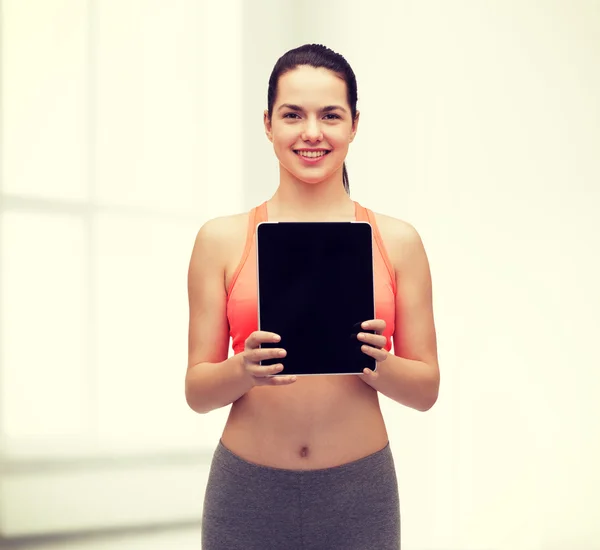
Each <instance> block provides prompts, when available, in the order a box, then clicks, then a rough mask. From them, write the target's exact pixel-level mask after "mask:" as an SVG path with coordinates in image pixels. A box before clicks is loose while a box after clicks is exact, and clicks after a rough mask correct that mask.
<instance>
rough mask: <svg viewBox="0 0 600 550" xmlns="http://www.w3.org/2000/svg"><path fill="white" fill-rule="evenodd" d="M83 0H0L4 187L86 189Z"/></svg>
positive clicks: (70, 193)
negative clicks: (39, 0) (0, 1)
mask: <svg viewBox="0 0 600 550" xmlns="http://www.w3.org/2000/svg"><path fill="white" fill-rule="evenodd" d="M87 5H88V3H87V2H81V1H80V0H61V2H38V1H35V0H4V1H3V2H2V35H3V36H2V61H1V62H2V65H1V66H2V79H0V82H1V90H0V98H1V99H0V100H1V101H2V105H1V111H2V119H3V120H2V147H3V151H2V163H1V165H2V167H1V171H2V173H1V179H0V181H1V182H2V189H3V191H5V192H10V193H15V194H19V195H27V196H36V197H37V196H44V197H56V198H66V199H81V198H85V197H87V194H88V181H89V179H88V147H89V139H88V117H87V114H88V103H87V78H88V67H87V63H88V47H87V40H88V37H87V28H88V24H87Z"/></svg>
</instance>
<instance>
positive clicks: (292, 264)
mask: <svg viewBox="0 0 600 550" xmlns="http://www.w3.org/2000/svg"><path fill="white" fill-rule="evenodd" d="M256 239H257V254H258V258H257V265H258V312H259V313H258V316H259V319H258V326H259V329H260V330H265V331H269V332H275V333H276V334H279V335H280V336H281V341H280V342H278V343H276V344H270V343H269V344H263V345H262V347H282V348H284V349H285V350H286V351H287V355H286V357H284V358H283V359H270V360H267V361H263V362H262V364H263V365H271V364H275V363H282V364H283V366H284V369H283V371H282V372H281V373H279V374H280V375H290V374H296V375H308V374H360V373H362V371H363V369H364V368H365V367H368V368H370V369H372V370H375V367H376V362H375V360H374V359H373V358H371V357H369V356H367V355H365V354H364V353H363V352H362V351H361V349H360V347H361V343H360V342H359V341H358V340H357V338H356V335H357V333H358V332H360V330H361V329H360V325H361V323H363V322H364V321H368V320H369V319H373V318H374V316H375V303H374V286H373V239H372V229H371V226H370V224H368V223H367V222H316V223H307V222H263V223H260V224H259V225H258V226H257V230H256ZM363 332H367V331H363Z"/></svg>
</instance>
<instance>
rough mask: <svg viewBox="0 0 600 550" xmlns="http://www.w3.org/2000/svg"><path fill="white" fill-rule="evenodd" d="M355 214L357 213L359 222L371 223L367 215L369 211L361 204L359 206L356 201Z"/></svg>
mask: <svg viewBox="0 0 600 550" xmlns="http://www.w3.org/2000/svg"><path fill="white" fill-rule="evenodd" d="M354 212H355V216H356V221H357V222H368V221H369V215H368V214H367V209H366V208H365V207H364V206H362V205H361V204H358V203H357V202H356V201H354Z"/></svg>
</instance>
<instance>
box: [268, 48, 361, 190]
mask: <svg viewBox="0 0 600 550" xmlns="http://www.w3.org/2000/svg"><path fill="white" fill-rule="evenodd" d="M300 65H310V66H311V67H315V68H316V69H318V68H324V69H329V70H330V71H332V72H334V73H336V74H337V75H338V76H339V77H340V78H343V79H344V81H345V82H346V90H347V93H348V105H350V111H351V113H352V122H353V123H354V119H355V118H356V102H357V100H358V91H357V86H356V77H355V76H354V71H353V70H352V67H350V65H349V63H348V62H347V61H346V60H345V59H344V57H343V56H342V55H340V54H339V53H336V52H334V51H333V50H330V49H329V48H326V47H325V46H322V45H321V44H305V45H304V46H300V47H299V48H294V49H293V50H290V51H288V52H286V53H285V54H283V55H282V56H281V57H280V58H279V59H278V60H277V63H275V67H273V72H272V73H271V77H270V78H269V89H268V91H267V106H268V112H269V120H270V119H271V116H272V115H273V105H274V103H275V97H276V95H277V84H278V82H279V77H281V76H283V75H284V74H285V73H287V72H289V71H292V70H293V69H295V68H296V67H298V66H300ZM342 180H343V183H344V189H345V190H346V192H347V193H348V194H350V184H349V182H348V170H346V163H345V162H344V172H343V176H342Z"/></svg>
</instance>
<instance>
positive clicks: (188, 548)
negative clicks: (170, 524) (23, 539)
mask: <svg viewBox="0 0 600 550" xmlns="http://www.w3.org/2000/svg"><path fill="white" fill-rule="evenodd" d="M200 542H201V541H200V526H195V527H180V528H177V529H165V530H160V531H158V530H157V531H149V532H147V533H142V532H138V533H112V534H107V535H88V536H85V537H82V538H79V539H69V538H66V539H60V540H54V541H51V542H45V543H44V542H41V541H38V542H35V543H34V542H31V543H18V544H13V543H8V544H6V545H3V543H2V542H1V541H0V548H2V549H4V548H6V549H7V550H165V549H169V550H170V549H171V548H173V549H176V550H192V549H193V550H200Z"/></svg>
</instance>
